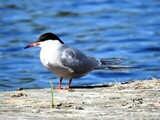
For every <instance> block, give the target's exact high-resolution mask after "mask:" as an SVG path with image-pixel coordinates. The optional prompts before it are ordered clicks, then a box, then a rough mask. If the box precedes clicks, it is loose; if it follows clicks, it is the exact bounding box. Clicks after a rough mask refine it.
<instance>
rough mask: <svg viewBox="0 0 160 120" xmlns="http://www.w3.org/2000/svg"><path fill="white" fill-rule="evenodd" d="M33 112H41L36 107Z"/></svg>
mask: <svg viewBox="0 0 160 120" xmlns="http://www.w3.org/2000/svg"><path fill="white" fill-rule="evenodd" d="M31 112H32V113H40V110H39V109H34V110H32V111H31Z"/></svg>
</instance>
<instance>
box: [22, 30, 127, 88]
mask: <svg viewBox="0 0 160 120" xmlns="http://www.w3.org/2000/svg"><path fill="white" fill-rule="evenodd" d="M36 46H37V47H40V48H41V50H40V54H39V56H40V61H41V63H42V64H43V66H44V67H46V68H47V69H48V70H49V71H51V72H52V73H54V74H57V75H58V76H59V77H60V80H59V85H58V87H57V88H55V89H57V90H62V89H63V90H69V89H70V86H71V83H72V79H73V78H80V77H82V76H85V75H87V74H88V73H90V72H91V71H93V70H102V69H119V68H128V66H113V64H119V63H120V62H119V61H120V60H119V59H105V58H103V59H99V58H96V57H94V56H91V55H86V54H85V53H83V52H82V51H80V50H78V49H76V48H73V47H70V46H68V45H66V44H65V43H64V42H63V41H62V40H61V39H60V38H59V37H58V36H57V35H55V34H54V33H52V32H47V33H44V34H42V35H41V36H40V37H39V38H38V39H37V41H36V42H33V43H31V44H29V45H27V46H26V47H24V49H26V48H31V47H36ZM64 78H66V79H69V83H68V86H67V87H66V88H62V81H63V79H64Z"/></svg>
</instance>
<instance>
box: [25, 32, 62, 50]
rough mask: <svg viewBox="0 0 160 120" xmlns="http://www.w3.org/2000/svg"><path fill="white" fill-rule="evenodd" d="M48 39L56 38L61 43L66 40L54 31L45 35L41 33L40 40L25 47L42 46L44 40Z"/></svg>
mask: <svg viewBox="0 0 160 120" xmlns="http://www.w3.org/2000/svg"><path fill="white" fill-rule="evenodd" d="M48 40H55V41H59V42H60V43H61V44H64V42H63V41H62V40H61V39H60V38H59V37H58V36H57V35H55V34H53V33H44V34H43V35H41V36H40V37H39V38H38V40H37V41H36V42H33V43H31V44H29V45H27V46H26V47H24V49H26V48H30V47H35V46H40V45H41V44H43V43H44V42H46V41H48Z"/></svg>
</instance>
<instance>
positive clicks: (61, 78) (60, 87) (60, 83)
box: [54, 77, 63, 90]
mask: <svg viewBox="0 0 160 120" xmlns="http://www.w3.org/2000/svg"><path fill="white" fill-rule="evenodd" d="M62 80H63V77H60V80H59V81H60V82H59V85H58V87H57V88H54V89H55V90H61V89H62Z"/></svg>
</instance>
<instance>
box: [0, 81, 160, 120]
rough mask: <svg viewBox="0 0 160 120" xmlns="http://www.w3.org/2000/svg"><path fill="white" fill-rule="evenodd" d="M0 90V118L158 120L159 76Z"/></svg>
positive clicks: (159, 115)
mask: <svg viewBox="0 0 160 120" xmlns="http://www.w3.org/2000/svg"><path fill="white" fill-rule="evenodd" d="M50 91H51V90H50V89H33V90H22V91H6V92H0V93H1V94H0V106H1V107H0V108H1V109H0V118H1V120H11V119H17V118H18V119H21V120H26V119H29V120H35V119H40V120H44V119H56V120H57V119H58V120H61V119H69V120H72V119H73V120H75V119H78V120H81V119H87V120H92V119H94V120H95V119H107V120H113V119H114V120H122V119H123V120H125V119H126V120H128V119H131V120H136V119H146V120H158V119H159V118H160V79H153V80H144V81H135V82H129V83H115V84H113V85H112V86H106V87H99V88H98V87H95V88H82V89H80V88H78V89H77V88H74V89H71V90H69V91H65V90H54V92H53V94H54V101H55V107H54V108H52V107H51V93H50Z"/></svg>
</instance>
